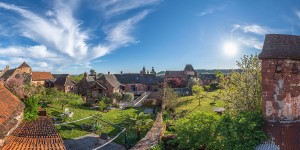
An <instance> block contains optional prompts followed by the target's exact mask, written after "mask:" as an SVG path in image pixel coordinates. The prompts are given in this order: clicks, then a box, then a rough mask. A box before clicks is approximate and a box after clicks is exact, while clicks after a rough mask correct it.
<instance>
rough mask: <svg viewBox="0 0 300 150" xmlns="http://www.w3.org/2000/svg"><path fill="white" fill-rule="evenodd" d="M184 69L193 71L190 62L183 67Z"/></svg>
mask: <svg viewBox="0 0 300 150" xmlns="http://www.w3.org/2000/svg"><path fill="white" fill-rule="evenodd" d="M184 71H195V70H194V68H193V66H192V65H191V64H187V65H185V67H184Z"/></svg>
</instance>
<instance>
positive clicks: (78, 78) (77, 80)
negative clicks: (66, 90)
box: [70, 74, 83, 82]
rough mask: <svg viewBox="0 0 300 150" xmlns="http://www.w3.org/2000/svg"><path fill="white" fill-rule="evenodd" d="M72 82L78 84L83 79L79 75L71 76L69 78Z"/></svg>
mask: <svg viewBox="0 0 300 150" xmlns="http://www.w3.org/2000/svg"><path fill="white" fill-rule="evenodd" d="M70 77H71V79H72V80H74V81H76V82H80V81H81V79H82V78H83V74H80V75H71V76H70Z"/></svg>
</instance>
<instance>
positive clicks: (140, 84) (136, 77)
mask: <svg viewBox="0 0 300 150" xmlns="http://www.w3.org/2000/svg"><path fill="white" fill-rule="evenodd" d="M114 76H115V77H116V78H117V80H118V81H119V82H120V83H121V84H122V85H123V86H122V87H121V89H122V91H124V92H146V91H152V92H153V91H157V90H158V89H160V88H162V87H163V83H164V79H163V78H162V77H160V76H156V72H155V70H154V68H153V67H152V70H151V72H150V73H149V72H148V71H147V72H146V69H145V67H143V69H142V70H141V71H140V73H123V72H121V73H120V74H114Z"/></svg>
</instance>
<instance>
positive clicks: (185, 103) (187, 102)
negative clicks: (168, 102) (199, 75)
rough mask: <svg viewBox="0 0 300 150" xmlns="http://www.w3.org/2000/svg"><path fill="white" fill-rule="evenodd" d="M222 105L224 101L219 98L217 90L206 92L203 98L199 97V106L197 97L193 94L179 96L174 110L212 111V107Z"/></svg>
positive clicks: (188, 111) (190, 111)
mask: <svg viewBox="0 0 300 150" xmlns="http://www.w3.org/2000/svg"><path fill="white" fill-rule="evenodd" d="M213 102H215V104H213ZM215 107H224V101H222V100H220V98H219V90H217V91H213V92H207V94H206V96H205V98H202V99H200V106H199V101H198V99H196V98H195V96H184V97H180V99H179V103H178V106H177V107H176V108H175V111H176V112H178V113H180V112H186V113H192V112H198V111H202V112H214V111H213V108H215Z"/></svg>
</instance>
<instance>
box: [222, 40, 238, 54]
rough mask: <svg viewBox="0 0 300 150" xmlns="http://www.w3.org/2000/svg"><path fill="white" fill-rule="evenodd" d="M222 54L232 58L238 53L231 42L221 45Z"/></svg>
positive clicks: (236, 47) (234, 44) (235, 46)
mask: <svg viewBox="0 0 300 150" xmlns="http://www.w3.org/2000/svg"><path fill="white" fill-rule="evenodd" d="M223 50H224V53H225V54H226V55H228V56H234V55H235V54H236V53H237V51H238V45H237V44H236V43H234V42H232V41H230V42H226V43H224V45H223Z"/></svg>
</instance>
